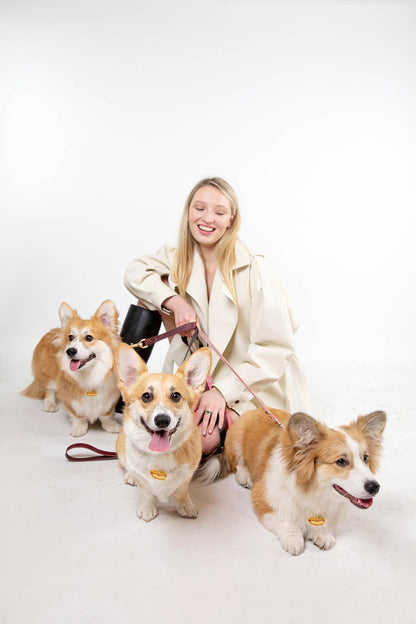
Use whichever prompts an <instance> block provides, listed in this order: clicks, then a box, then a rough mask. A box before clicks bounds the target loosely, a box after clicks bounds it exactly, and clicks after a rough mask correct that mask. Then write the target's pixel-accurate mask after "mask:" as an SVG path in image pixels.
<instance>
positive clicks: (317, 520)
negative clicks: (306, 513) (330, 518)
mask: <svg viewBox="0 0 416 624" xmlns="http://www.w3.org/2000/svg"><path fill="white" fill-rule="evenodd" d="M308 522H309V524H312V525H313V526H322V525H323V524H325V518H323V517H322V516H317V515H315V516H310V517H309V518H308Z"/></svg>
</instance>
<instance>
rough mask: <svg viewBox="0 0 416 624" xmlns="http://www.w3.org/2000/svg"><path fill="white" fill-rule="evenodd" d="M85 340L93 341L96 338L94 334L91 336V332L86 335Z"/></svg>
mask: <svg viewBox="0 0 416 624" xmlns="http://www.w3.org/2000/svg"><path fill="white" fill-rule="evenodd" d="M85 340H86V341H87V342H92V341H93V340H94V337H93V336H91V334H87V335H86V336H85Z"/></svg>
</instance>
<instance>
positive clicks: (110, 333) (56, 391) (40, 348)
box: [22, 299, 121, 436]
mask: <svg viewBox="0 0 416 624" xmlns="http://www.w3.org/2000/svg"><path fill="white" fill-rule="evenodd" d="M59 317H60V319H61V325H62V326H61V327H60V328H57V329H52V330H51V331H49V332H48V333H47V334H45V336H43V338H42V339H41V340H40V342H39V344H38V345H37V346H36V348H35V351H34V353H33V360H32V371H33V376H34V378H35V379H34V381H33V382H32V383H31V384H30V385H29V386H28V387H27V388H26V389H25V390H24V391H23V393H22V394H23V395H24V396H27V397H31V398H33V399H43V400H44V402H43V409H44V410H45V412H56V411H57V410H58V406H57V399H59V400H60V401H61V402H62V405H63V407H64V408H65V409H66V411H67V412H68V414H69V416H70V418H71V420H72V432H71V433H72V435H73V436H82V435H85V434H86V433H87V430H88V423H93V422H95V421H96V420H97V419H99V420H100V421H101V424H102V427H103V429H105V430H106V431H110V432H112V433H118V432H119V431H120V429H121V426H120V424H119V423H118V422H117V421H116V420H115V418H114V407H115V405H116V403H117V400H118V398H119V396H120V393H119V390H118V388H117V382H116V377H115V373H114V361H113V356H114V351H115V348H116V346H117V345H118V343H119V342H120V337H119V335H118V333H117V331H118V313H117V310H116V307H115V305H114V303H113V302H112V301H110V300H109V299H107V300H106V301H104V302H103V303H102V304H101V305H100V307H99V308H98V310H97V311H96V313H95V314H94V316H93V317H92V318H90V319H88V320H84V319H81V318H80V317H79V316H78V314H77V313H76V311H75V310H73V309H72V308H71V307H70V306H69V305H68V304H67V303H62V304H61V306H60V308H59Z"/></svg>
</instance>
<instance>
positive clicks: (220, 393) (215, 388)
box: [211, 386, 227, 405]
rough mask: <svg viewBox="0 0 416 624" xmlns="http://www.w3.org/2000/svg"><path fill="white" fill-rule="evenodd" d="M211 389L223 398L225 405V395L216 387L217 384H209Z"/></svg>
mask: <svg viewBox="0 0 416 624" xmlns="http://www.w3.org/2000/svg"><path fill="white" fill-rule="evenodd" d="M211 390H216V391H217V393H218V394H219V395H220V397H221V398H222V399H224V401H225V405H227V401H226V400H225V397H224V395H223V393H222V392H221V390H220V389H219V388H217V386H211Z"/></svg>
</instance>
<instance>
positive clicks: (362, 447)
mask: <svg viewBox="0 0 416 624" xmlns="http://www.w3.org/2000/svg"><path fill="white" fill-rule="evenodd" d="M271 412H272V413H273V415H274V416H275V417H277V419H278V420H280V421H281V422H282V424H283V428H280V427H279V426H278V425H276V424H275V423H274V422H273V421H272V419H271V418H270V417H269V416H268V415H267V414H266V413H265V412H264V411H263V410H262V409H257V410H250V411H249V412H245V413H244V414H243V415H242V416H241V417H240V418H239V419H238V420H237V421H236V422H235V423H234V424H233V426H232V427H231V428H230V429H229V431H228V433H227V437H226V441H225V453H226V456H227V459H228V461H229V463H230V469H231V471H232V472H235V473H236V480H237V482H238V483H239V484H240V485H243V486H244V487H248V488H252V502H253V506H254V510H255V512H256V514H257V517H258V518H259V520H260V521H261V522H262V523H263V524H264V526H265V527H266V528H267V529H269V530H270V531H272V532H273V533H275V534H276V535H277V537H278V538H279V539H280V543H281V545H282V547H283V548H284V549H285V550H286V551H287V552H288V553H290V554H291V555H299V554H300V553H301V552H302V551H303V549H304V546H305V540H308V539H309V540H312V542H313V543H314V544H316V545H317V546H319V548H321V549H323V550H326V549H328V548H331V546H333V545H334V544H335V539H334V532H335V529H336V525H337V520H338V517H339V514H340V513H341V510H342V507H343V505H344V504H345V503H346V501H349V502H350V503H352V504H353V505H355V506H356V507H358V508H359V509H368V508H369V507H371V505H372V503H373V496H375V495H376V494H377V492H378V491H379V489H380V486H379V484H378V483H377V481H375V479H374V476H373V473H374V472H375V471H376V469H377V467H378V463H379V457H380V453H381V444H382V434H383V431H384V427H385V424H386V415H385V413H384V412H373V413H372V414H368V415H367V416H360V417H359V418H358V419H357V420H356V421H355V422H352V423H350V424H349V425H344V426H343V427H341V428H339V429H330V428H329V427H326V426H325V425H323V424H321V423H319V422H318V421H316V420H315V419H314V418H312V417H311V416H307V415H306V414H301V413H297V414H294V415H293V416H290V414H288V413H286V412H283V411H281V410H273V409H272V410H271Z"/></svg>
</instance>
